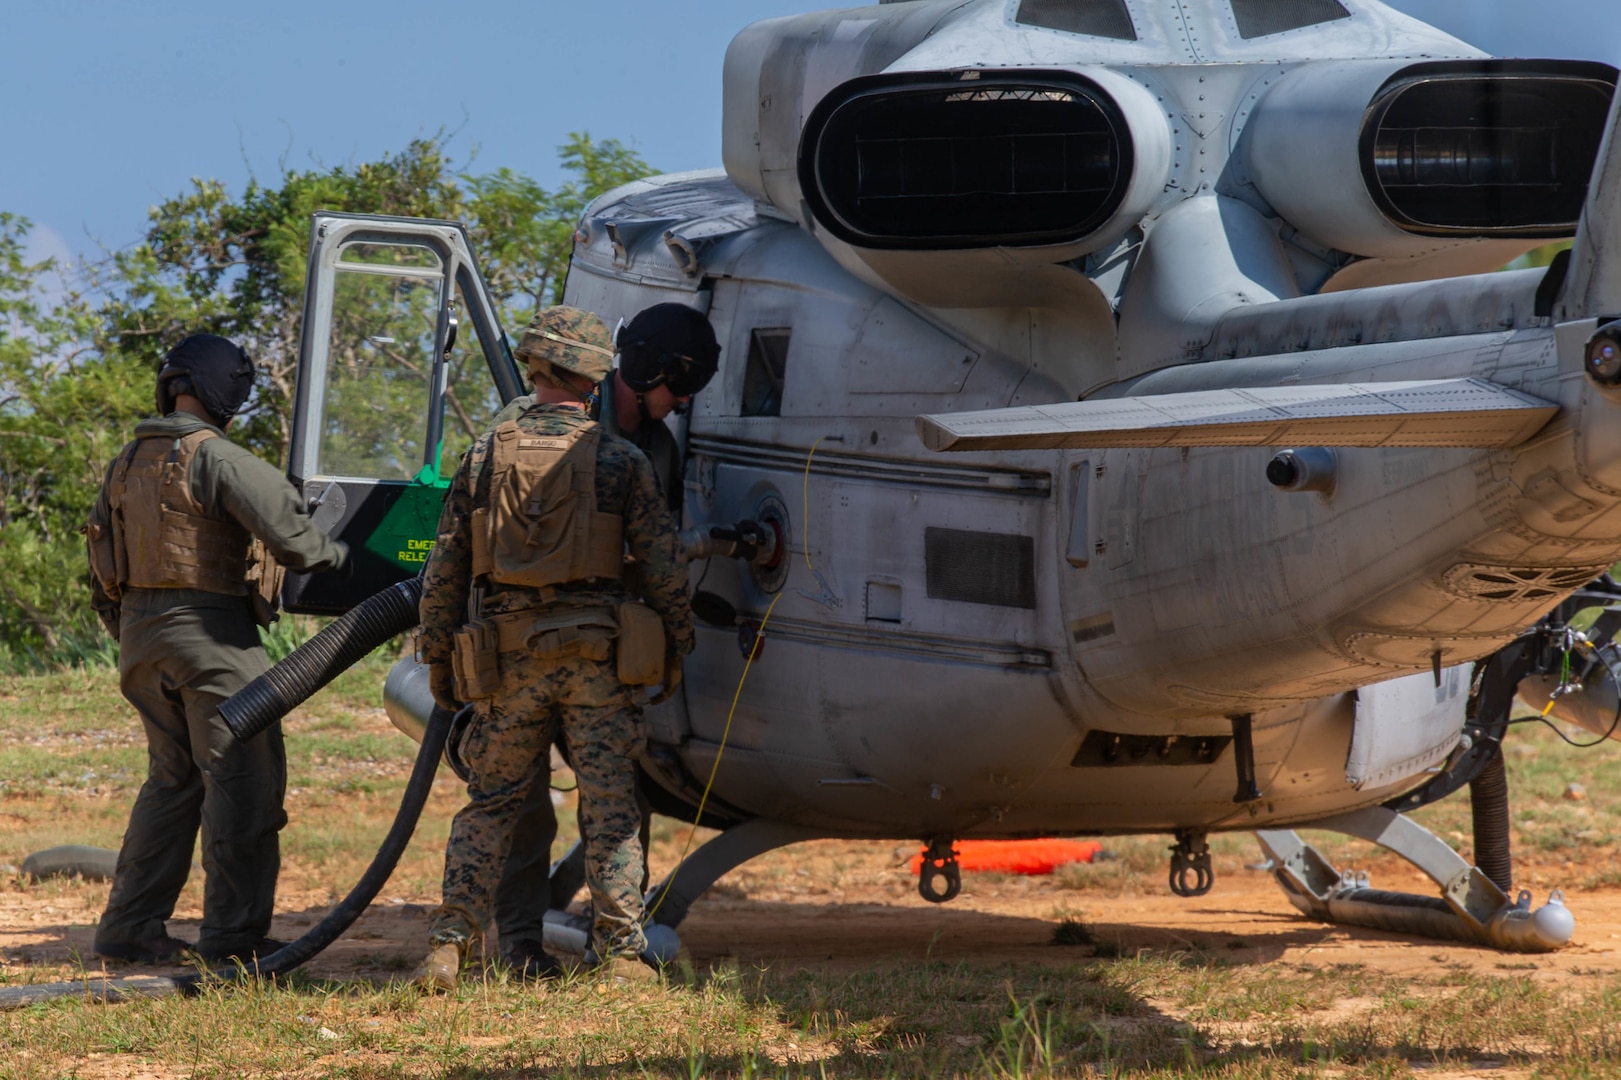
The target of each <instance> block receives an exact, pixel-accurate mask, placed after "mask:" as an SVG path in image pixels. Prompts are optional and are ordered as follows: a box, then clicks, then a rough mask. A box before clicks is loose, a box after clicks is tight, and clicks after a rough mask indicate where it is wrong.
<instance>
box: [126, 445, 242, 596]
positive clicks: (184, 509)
mask: <svg viewBox="0 0 1621 1080" xmlns="http://www.w3.org/2000/svg"><path fill="white" fill-rule="evenodd" d="M217 438H219V434H218V433H217V432H213V431H209V430H207V429H204V430H202V431H194V432H192V433H191V434H190V435H186V436H184V437H183V438H179V439H174V438H167V437H163V436H147V437H145V438H138V439H136V440H135V442H134V443H132V444H130V448H129V449H128V450H126V451H125V452H124V453H123V454H122V455H121V456H120V457H119V460H118V464H117V465H116V466H115V467H114V469H113V475H112V477H111V478H110V479H109V480H108V483H107V501H108V504H109V505H110V506H111V507H112V519H113V520H112V532H113V546H114V550H115V551H116V552H118V553H119V564H118V565H119V570H118V577H119V584H120V585H121V586H123V587H126V588H134V589H201V590H203V591H205V592H215V593H225V594H226V595H228V596H241V595H243V594H245V593H246V592H247V591H248V590H247V585H246V579H247V576H248V541H249V539H250V537H249V535H248V532H247V530H246V529H244V528H242V527H241V526H240V525H238V524H236V522H234V521H229V520H220V519H218V518H210V517H205V516H204V515H203V508H202V507H201V506H200V505H199V504H198V502H197V500H196V498H195V497H194V496H193V495H192V492H191V480H190V478H191V462H192V459H193V458H194V457H196V456H197V448H198V447H199V446H201V445H202V444H203V442H204V441H206V440H208V439H217Z"/></svg>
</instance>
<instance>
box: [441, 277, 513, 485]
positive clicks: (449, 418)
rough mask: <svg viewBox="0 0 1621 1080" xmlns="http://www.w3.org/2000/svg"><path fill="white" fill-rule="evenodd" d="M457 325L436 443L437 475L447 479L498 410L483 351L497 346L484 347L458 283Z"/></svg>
mask: <svg viewBox="0 0 1621 1080" xmlns="http://www.w3.org/2000/svg"><path fill="white" fill-rule="evenodd" d="M455 310H456V313H457V318H458V323H459V325H458V327H457V334H456V337H455V340H454V341H453V342H452V343H451V346H450V349H449V350H448V354H447V356H446V358H445V359H446V363H445V396H444V399H443V400H442V401H441V402H440V408H441V409H443V410H444V421H443V424H442V426H441V427H440V431H441V432H443V437H442V438H441V440H440V445H439V477H440V479H443V480H448V479H450V477H451V475H452V474H453V473H455V471H456V466H457V464H458V463H460V461H461V457H462V454H464V453H466V451H467V448H468V447H469V446H471V445H473V440H474V439H475V438H477V437H478V436H479V434H480V433H481V432H482V431H484V429H485V428H487V427H489V426H490V421H491V420H493V419H495V414H496V413H498V412H500V411H501V389H500V387H498V386H496V385H495V383H494V382H493V381H491V379H490V369H489V365H488V363H487V362H486V360H485V355H486V353H499V352H500V348H499V346H497V347H496V348H493V349H487V348H485V343H484V342H483V340H482V335H480V334H479V333H478V327H477V324H475V323H474V322H473V320H472V319H470V318H468V314H467V313H468V312H469V311H470V310H471V309H470V308H469V306H468V303H467V297H466V294H465V293H464V292H463V291H462V287H461V283H460V282H457V285H456V308H455Z"/></svg>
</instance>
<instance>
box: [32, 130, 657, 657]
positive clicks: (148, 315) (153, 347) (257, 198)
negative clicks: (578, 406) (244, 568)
mask: <svg viewBox="0 0 1621 1080" xmlns="http://www.w3.org/2000/svg"><path fill="white" fill-rule="evenodd" d="M558 153H559V157H560V160H561V163H562V166H563V168H564V170H565V171H566V172H567V173H568V174H569V179H568V180H567V182H565V183H564V184H562V185H561V186H559V187H558V188H556V189H555V190H548V189H546V188H545V187H543V186H541V185H540V184H538V183H536V182H535V181H534V180H532V179H530V178H529V177H526V176H523V175H521V174H519V173H515V172H513V171H511V170H509V169H498V170H496V171H494V172H492V173H488V174H483V175H473V174H470V173H468V172H466V171H465V167H464V168H463V171H458V169H457V168H456V167H455V166H454V165H453V163H452V162H451V161H450V159H449V157H448V156H447V153H446V147H445V141H444V139H443V138H442V137H435V138H431V139H420V140H417V141H415V142H412V143H411V144H410V145H409V146H407V147H406V148H405V149H404V150H403V151H401V152H399V153H397V154H388V155H384V156H383V157H382V158H380V159H378V160H377V161H372V162H367V163H364V164H361V165H356V166H339V167H334V168H315V169H307V170H303V171H294V170H288V171H285V172H284V173H283V174H282V175H281V176H279V177H278V178H277V179H276V181H275V183H274V184H264V183H260V182H258V181H253V182H250V183H249V184H248V186H247V188H246V189H245V190H244V191H243V192H242V194H241V195H240V196H238V197H232V196H231V194H230V193H229V192H228V191H227V190H226V188H225V186H224V185H223V184H221V183H219V182H218V181H213V180H193V181H192V184H191V187H190V189H189V190H188V191H185V192H183V193H181V194H179V195H176V196H175V197H173V198H171V199H167V200H165V201H163V202H162V203H160V204H159V205H158V206H157V207H155V208H154V209H153V210H152V211H151V213H150V216H149V221H148V225H147V229H146V233H145V236H144V238H143V241H142V242H141V243H140V244H137V245H136V246H134V247H132V248H130V249H127V250H124V251H119V252H115V253H113V254H112V255H110V256H109V257H108V258H107V259H106V260H105V261H103V262H102V263H100V264H98V265H94V266H91V267H89V268H87V269H86V273H87V275H88V277H87V280H86V281H85V282H84V283H83V285H84V287H83V290H82V291H81V292H72V293H69V294H67V295H65V296H63V297H61V298H59V299H58V300H56V301H55V302H47V301H46V300H45V299H44V296H45V294H44V291H43V287H42V281H43V278H44V277H45V275H47V274H49V273H51V272H53V271H55V270H57V269H59V268H57V267H55V266H54V264H52V263H50V262H45V263H40V264H35V265H28V264H27V263H26V262H25V260H24V258H23V251H24V244H25V241H26V237H27V233H28V223H27V222H26V221H24V220H22V219H20V218H17V217H14V216H12V215H8V214H3V213H0V662H4V660H5V659H6V657H5V654H4V651H5V650H9V651H10V653H11V655H12V656H13V657H16V656H24V657H27V656H34V657H41V658H49V657H52V656H58V654H61V653H62V651H63V650H64V648H66V649H68V651H69V652H70V653H71V652H72V651H73V648H74V643H76V642H82V641H88V640H91V639H92V638H93V636H94V635H95V634H96V633H97V632H98V631H97V630H96V629H95V627H96V623H95V621H94V619H93V618H92V617H91V615H90V612H89V608H88V602H87V588H86V586H85V576H86V571H85V567H84V557H83V550H82V544H81V542H80V540H79V537H78V536H77V535H76V530H77V528H78V526H79V524H80V523H82V522H83V520H84V517H85V514H86V513H87V511H88V509H89V507H90V504H91V502H92V501H93V500H94V498H95V493H96V489H97V487H98V486H99V484H100V482H101V478H102V475H103V472H104V471H105V468H106V464H107V461H108V459H109V457H110V456H111V455H112V454H114V453H116V452H117V450H118V448H119V447H120V446H122V445H123V443H124V442H125V440H127V439H128V437H129V433H130V430H131V429H132V428H133V426H134V424H135V422H136V421H137V420H139V419H140V418H141V417H143V416H146V415H150V414H151V412H152V411H153V406H154V403H153V389H152V388H153V377H154V375H155V373H156V371H157V368H158V365H159V363H160V362H161V359H162V356H163V354H164V352H165V351H167V350H168V348H169V347H171V346H172V345H173V344H174V343H175V342H176V341H178V340H179V339H180V338H181V337H183V336H185V335H186V334H188V333H195V332H203V331H206V332H211V333H216V334H222V335H224V336H226V337H229V338H232V339H234V340H236V341H238V342H239V343H241V344H242V345H243V346H244V347H246V348H247V350H248V352H249V353H250V354H251V355H252V356H253V358H254V360H255V362H256V364H257V365H258V368H259V378H258V381H257V384H256V388H255V392H254V395H253V398H252V399H251V400H250V402H249V404H248V407H247V409H246V410H245V411H244V413H243V414H242V415H241V417H240V419H239V420H238V422H237V424H235V425H234V426H233V427H232V429H231V436H232V438H233V439H234V440H236V441H238V442H241V443H243V444H244V445H247V446H248V447H250V448H251V449H253V450H254V451H255V452H256V453H258V454H260V456H262V457H265V458H266V459H267V460H270V461H272V462H277V463H280V462H282V461H284V460H285V455H286V450H287V445H288V442H289V438H290V435H291V430H290V428H291V421H292V400H293V392H294V380H295V377H296V369H297V359H298V344H299V332H300V328H301V320H302V315H303V300H304V281H305V274H306V269H307V262H308V255H309V227H310V225H309V223H310V215H311V214H312V213H313V212H315V211H316V210H321V209H327V210H343V211H350V212H358V213H372V214H391V215H399V216H406V217H430V218H448V219H458V220H461V221H463V222H465V223H466V224H467V226H468V230H469V235H470V238H471V240H472V243H473V248H474V251H475V252H476V253H477V254H478V255H479V257H480V260H481V262H482V265H483V270H484V272H485V277H486V280H487V281H488V283H489V285H490V287H491V289H492V291H493V292H494V293H495V296H496V300H497V303H498V305H499V306H500V308H501V313H502V318H503V322H504V324H505V326H506V327H507V329H508V330H509V331H516V330H518V329H521V327H522V326H523V325H524V324H525V323H526V322H527V321H528V319H529V317H530V315H531V314H532V313H533V311H534V309H535V308H536V307H538V306H544V305H546V304H550V303H556V302H557V299H558V297H559V296H560V294H561V291H562V281H563V277H564V274H565V271H566V268H567V265H568V258H569V253H570V250H571V247H572V240H573V233H574V229H575V227H576V222H577V221H578V219H579V216H580V213H581V211H583V210H584V208H585V206H586V205H587V204H588V203H589V202H590V200H591V199H593V198H595V197H596V196H597V195H599V194H601V193H602V192H603V191H606V190H608V189H609V188H611V187H615V186H617V185H620V184H623V183H627V182H629V181H631V180H635V179H638V178H640V177H643V176H646V175H648V174H649V173H651V172H652V170H651V169H650V168H649V167H648V165H647V163H646V162H645V161H643V160H642V158H641V157H640V155H638V154H637V153H636V152H635V151H634V150H631V149H629V148H627V147H625V146H624V145H622V144H621V143H620V142H618V141H617V140H614V139H606V140H603V141H601V142H595V141H593V140H592V139H591V137H590V136H589V135H587V134H585V133H576V134H572V135H570V136H569V139H568V141H567V142H566V143H564V145H563V146H561V147H559V148H558ZM91 296H95V297H98V298H99V299H98V300H97V301H96V302H94V303H92V301H91V300H90V299H88V297H91ZM417 351H418V352H420V349H418V350H417ZM393 359H395V360H397V361H399V362H400V363H403V364H405V365H407V366H408V365H409V364H410V363H412V362H413V359H412V355H407V354H403V353H402V354H401V355H400V356H397V357H394V358H393ZM415 362H417V363H419V364H420V358H419V357H418V358H416V361H415ZM355 373H356V379H357V382H356V384H355V386H354V388H353V391H352V392H354V393H357V394H361V393H367V392H373V390H374V388H375V387H376V386H378V385H379V383H378V381H377V377H376V373H375V372H369V371H363V370H362V367H361V365H359V364H357V365H356V366H355ZM463 419H464V425H463V426H465V425H466V424H467V423H471V422H472V418H471V416H468V417H465V418H463ZM354 442H355V446H356V453H370V454H374V455H378V454H385V453H386V452H387V451H386V448H383V447H380V446H378V445H377V444H376V440H375V439H372V440H371V441H370V442H368V436H367V435H366V433H365V432H362V431H356V432H355V433H354Z"/></svg>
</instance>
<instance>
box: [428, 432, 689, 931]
mask: <svg viewBox="0 0 1621 1080" xmlns="http://www.w3.org/2000/svg"><path fill="white" fill-rule="evenodd" d="M516 423H517V424H518V427H519V429H520V430H521V431H522V432H523V434H525V435H542V436H544V435H563V434H567V433H568V432H570V431H572V430H575V429H577V428H579V427H581V426H583V425H586V424H589V423H591V421H590V419H589V418H588V417H586V416H585V415H584V413H583V412H582V411H581V410H579V409H576V408H571V407H569V406H566V405H550V404H540V405H536V406H534V407H532V408H530V409H528V410H527V411H525V412H524V413H523V414H522V415H521V416H519V417H518V418H517V420H516ZM491 441H492V440H491V438H490V436H488V435H485V436H482V437H481V438H480V439H479V440H478V441H477V442H475V443H474V444H473V447H472V449H470V450H469V451H468V453H467V455H466V456H465V457H464V458H463V459H462V464H461V467H460V468H459V469H458V470H457V471H456V476H455V479H454V480H453V481H452V482H451V487H450V492H449V495H448V496H447V497H446V500H445V508H444V512H443V514H442V515H441V516H440V519H439V535H438V540H437V542H436V543H435V545H434V549H433V553H432V555H431V556H430V557H429V559H428V563H427V566H426V567H425V568H424V570H423V577H424V592H423V597H422V627H421V639H420V649H421V656H422V659H423V661H424V662H426V663H429V664H444V663H448V662H449V660H450V656H451V652H452V639H453V635H454V634H455V632H456V630H457V629H458V628H460V627H461V626H462V625H463V624H464V623H465V622H466V620H467V615H468V611H467V608H468V597H469V594H470V591H471V586H472V584H473V583H472V558H473V553H472V540H471V519H472V514H473V511H474V509H475V508H478V507H483V506H487V505H488V504H489V499H490V470H489V469H487V468H486V467H485V463H486V461H487V459H488V457H489V455H490V446H491ZM596 485H597V490H596V506H597V509H598V510H599V511H602V512H604V513H612V514H618V515H620V517H621V518H622V520H623V523H624V537H625V543H626V547H627V549H628V551H629V554H630V555H631V557H632V558H634V559H635V560H636V562H637V563H638V564H639V568H640V571H641V575H642V581H643V594H642V599H643V600H645V602H646V603H647V604H648V606H649V607H651V608H652V609H653V610H654V611H656V612H657V613H658V614H659V616H660V617H661V619H662V620H663V622H664V628H665V635H666V642H667V648H668V650H669V652H670V653H671V654H672V655H685V654H686V653H688V652H691V651H692V645H693V634H692V624H691V612H690V609H689V607H688V603H687V573H686V567H685V566H684V564H683V563H682V562H681V560H680V555H679V551H678V541H677V538H676V533H675V529H674V526H673V525H672V524H671V522H670V518H669V515H668V514H667V513H666V512H665V510H664V507H663V499H662V497H661V494H660V492H659V490H658V485H657V482H656V480H655V479H654V476H653V471H652V468H651V467H650V466H649V465H648V463H647V459H646V458H644V457H643V456H642V455H641V454H640V453H639V452H638V451H637V450H636V449H635V448H634V447H633V446H631V445H630V444H629V443H626V442H625V441H623V440H621V439H616V438H613V437H612V436H604V437H603V438H602V439H601V441H600V443H599V444H598V449H597V467H596ZM553 593H554V596H553V598H552V599H551V600H549V601H545V600H543V599H542V598H541V597H540V595H538V594H537V593H536V592H535V591H534V590H530V589H524V588H505V589H501V590H499V591H495V590H491V593H490V594H486V596H485V600H484V603H483V607H482V613H483V614H484V615H486V616H489V615H499V614H503V613H508V612H515V611H532V612H534V613H535V614H536V615H537V616H541V615H545V614H547V613H556V612H558V611H562V610H566V609H567V608H570V607H591V606H603V605H613V604H617V603H619V602H621V601H623V600H626V599H628V597H627V594H626V592H625V587H624V585H623V583H622V582H619V581H605V580H592V581H582V582H571V583H564V584H561V585H558V586H556V587H555V589H554V590H553ZM500 663H501V680H500V689H499V691H498V692H497V693H496V695H495V696H494V698H493V699H490V700H487V701H484V702H482V703H480V704H479V705H478V706H477V713H476V715H475V718H474V719H473V721H472V723H471V724H470V725H469V727H468V730H467V732H466V733H465V734H464V735H463V737H462V742H461V745H460V751H461V757H462V759H463V761H465V762H466V763H467V765H468V768H469V772H470V774H471V779H470V781H469V783H468V786H467V794H468V803H467V805H466V806H465V807H463V809H462V810H461V811H460V812H459V813H458V814H457V815H456V819H455V821H454V822H453V823H452V825H451V833H450V839H449V842H448V843H447V844H446V848H445V876H444V889H443V903H442V904H441V906H440V907H439V908H438V909H437V910H436V911H435V913H434V916H433V919H432V921H431V923H430V925H429V930H428V938H429V941H430V942H431V943H432V944H434V945H440V944H443V943H446V942H471V941H473V940H474V939H476V938H477V937H478V936H479V935H480V934H481V932H482V930H483V927H484V924H485V922H487V921H488V918H489V912H490V903H491V893H492V891H493V890H494V888H495V886H496V883H497V882H498V880H499V879H500V878H501V875H502V869H503V865H504V864H505V862H506V859H507V855H508V852H509V851H510V849H511V847H512V843H513V827H514V824H515V821H516V820H517V818H518V815H519V813H520V810H521V808H522V806H523V803H524V799H525V796H526V795H527V794H528V793H529V792H530V791H531V790H532V789H533V788H535V787H536V785H544V784H545V783H546V782H547V777H548V776H549V770H550V757H549V755H550V748H551V744H552V742H553V740H554V739H556V738H557V737H558V736H561V737H562V738H563V739H564V740H565V741H566V743H567V745H568V746H569V748H570V750H571V751H572V755H571V756H572V759H573V761H572V763H573V766H574V770H575V773H576V775H577V776H578V777H579V799H580V830H581V833H582V834H583V838H584V841H585V861H586V883H587V884H588V885H589V887H590V889H591V898H592V902H593V905H594V907H595V910H596V922H595V925H594V926H593V929H592V945H593V947H594V948H595V950H596V953H597V955H598V957H600V958H602V959H604V960H606V959H608V958H609V957H612V956H620V955H634V954H636V953H639V952H641V951H642V950H643V949H644V948H645V947H646V942H645V940H644V938H643V936H642V930H641V916H642V898H641V890H640V885H641V882H642V876H643V863H644V852H643V850H642V845H641V842H640V839H639V835H638V834H639V829H640V826H641V813H640V811H639V809H638V807H637V804H636V773H635V757H636V755H638V754H639V753H640V752H641V750H642V746H643V735H642V723H641V711H640V709H639V708H638V707H637V704H636V702H635V699H634V697H633V696H632V693H631V691H630V690H628V689H627V688H626V687H625V686H624V685H623V684H621V683H620V682H619V679H618V676H617V668H616V664H615V656H614V653H613V652H612V651H610V653H609V655H608V657H607V658H606V659H604V660H600V661H599V660H591V659H587V658H585V657H583V656H565V657H564V658H562V659H553V660H542V659H540V658H538V657H535V656H532V655H530V654H528V653H527V652H526V651H524V650H521V649H519V650H514V651H504V652H502V653H501V657H500Z"/></svg>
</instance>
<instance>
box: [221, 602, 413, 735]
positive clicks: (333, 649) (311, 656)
mask: <svg viewBox="0 0 1621 1080" xmlns="http://www.w3.org/2000/svg"><path fill="white" fill-rule="evenodd" d="M421 599H422V580H421V579H420V578H408V579H407V580H405V581H402V582H400V583H398V584H397V585H390V586H389V587H388V588H386V589H384V590H383V591H382V592H380V593H378V594H377V595H375V596H373V597H372V598H371V599H369V600H367V601H365V602H364V603H362V604H359V605H357V606H355V607H353V608H351V609H350V610H349V611H347V612H345V613H344V614H343V615H341V616H339V617H338V618H337V619H335V620H333V622H332V625H331V626H328V627H327V628H326V629H325V630H322V631H321V632H320V633H319V634H316V635H315V636H314V637H312V638H310V639H309V640H308V641H306V642H305V643H304V644H302V645H300V646H299V647H298V648H296V649H294V650H293V651H292V652H291V653H290V654H289V655H288V656H286V657H285V658H284V659H283V660H282V661H281V663H279V664H277V665H276V666H275V667H273V668H271V669H270V670H269V671H267V672H265V673H264V674H263V675H261V676H259V677H258V678H257V679H254V680H253V681H252V682H250V683H249V684H248V685H246V686H244V687H243V688H242V689H241V690H238V691H237V692H236V693H235V694H234V695H232V696H231V698H230V700H228V701H226V702H225V703H224V704H222V705H221V706H220V717H221V718H222V719H223V720H224V721H225V726H226V727H228V728H230V729H231V734H232V735H235V736H236V737H237V738H238V739H239V740H241V741H242V742H246V741H248V740H249V739H251V738H253V737H254V736H255V735H257V734H259V732H261V731H263V730H264V729H265V728H267V727H269V726H270V725H271V724H274V723H275V722H276V721H277V720H280V719H281V718H282V717H284V716H286V715H287V714H288V713H290V712H292V711H293V709H295V708H297V707H298V706H299V705H300V704H302V703H303V702H304V701H305V700H306V699H307V698H308V697H309V696H310V695H311V694H313V693H315V692H316V691H317V690H319V689H321V687H323V686H325V685H326V684H327V683H329V682H331V681H332V680H333V679H335V678H337V677H338V675H339V674H340V673H342V672H343V671H345V670H346V669H347V668H349V667H351V666H352V665H354V664H355V663H356V662H357V661H358V660H360V658H361V657H363V656H365V655H366V654H367V653H369V652H371V651H372V650H373V649H375V648H377V646H379V645H381V644H382V643H383V642H385V641H387V640H388V639H389V638H391V637H393V636H394V635H395V634H403V633H405V631H407V630H409V629H411V627H413V626H415V625H416V624H417V622H418V619H419V616H418V614H417V604H418V602H419V601H420V600H421Z"/></svg>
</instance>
